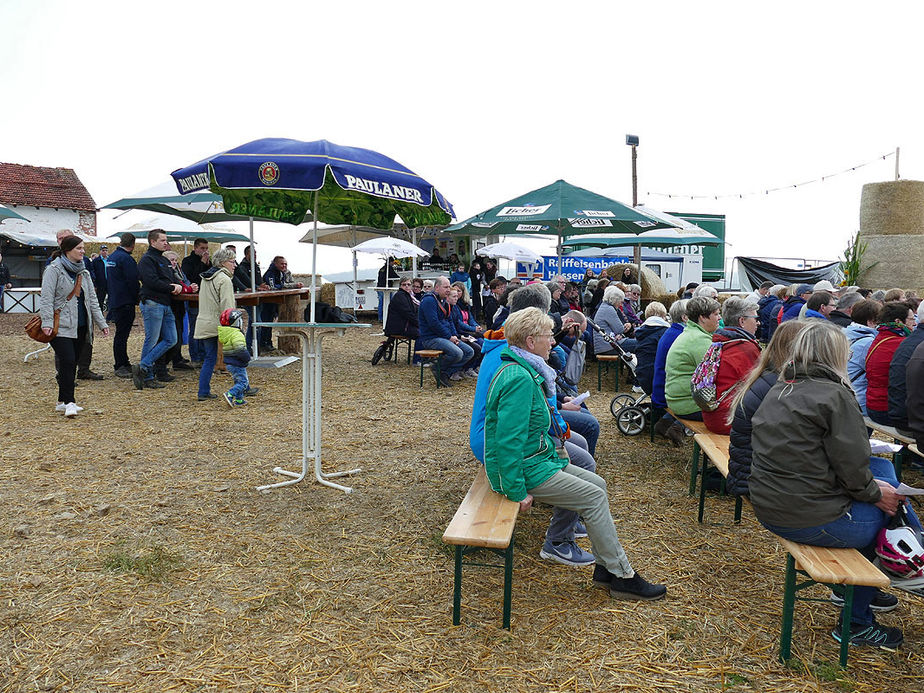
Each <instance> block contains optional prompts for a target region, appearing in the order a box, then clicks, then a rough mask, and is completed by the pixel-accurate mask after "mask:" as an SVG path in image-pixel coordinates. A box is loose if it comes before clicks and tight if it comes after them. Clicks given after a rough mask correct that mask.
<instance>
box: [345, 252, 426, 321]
mask: <svg viewBox="0 0 924 693" xmlns="http://www.w3.org/2000/svg"><path fill="white" fill-rule="evenodd" d="M356 253H372V254H373V255H382V256H383V257H385V258H390V257H427V256H428V255H430V253H428V252H427V251H426V250H424V249H423V248H418V247H417V246H416V245H414V244H413V243H408V242H407V241H402V240H401V239H400V238H389V237H387V236H382V237H381V238H370V239H369V240H368V241H363V242H362V243H359V244H357V245H355V246H353V275H354V279H353V285H354V286H356V279H355V275H356ZM385 282H386V284H387V283H388V272H386V273H385ZM379 288H381V289H383V288H387V287H379ZM386 296H388V295H386ZM388 303H389V301H385V306H384V308H383V310H382V331H383V333H384V330H385V323H387V322H388Z"/></svg>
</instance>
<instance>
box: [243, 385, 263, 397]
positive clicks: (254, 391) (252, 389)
mask: <svg viewBox="0 0 924 693" xmlns="http://www.w3.org/2000/svg"><path fill="white" fill-rule="evenodd" d="M259 391H260V388H259V387H248V388H247V389H246V390H244V394H245V395H246V396H248V397H253V396H254V395H255V394H257V393H258V392H259Z"/></svg>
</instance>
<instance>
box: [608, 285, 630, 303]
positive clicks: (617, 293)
mask: <svg viewBox="0 0 924 693" xmlns="http://www.w3.org/2000/svg"><path fill="white" fill-rule="evenodd" d="M625 300H626V295H625V294H624V293H623V292H622V289H620V288H619V287H618V286H615V285H610V286H608V287H606V288H605V289H604V290H603V302H604V303H609V304H610V305H611V306H621V305H622V302H623V301H625Z"/></svg>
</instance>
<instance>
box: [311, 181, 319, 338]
mask: <svg viewBox="0 0 924 693" xmlns="http://www.w3.org/2000/svg"><path fill="white" fill-rule="evenodd" d="M311 216H312V217H314V231H313V233H312V236H311V297H310V299H309V300H310V301H311V322H314V319H315V303H316V301H315V296H314V287H315V278H314V275H315V272H316V271H317V268H318V191H317V190H315V191H314V204H313V205H312V209H311Z"/></svg>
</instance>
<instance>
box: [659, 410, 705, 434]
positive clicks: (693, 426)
mask: <svg viewBox="0 0 924 693" xmlns="http://www.w3.org/2000/svg"><path fill="white" fill-rule="evenodd" d="M667 413H668V414H670V415H671V416H673V417H674V418H675V419H677V420H678V421H680V423H682V424H683V425H684V426H686V427H687V428H689V429H690V430H691V431H693V433H709V429H708V428H706V424H704V423H703V422H702V421H690V419H685V418H683V417H682V416H677V415H676V414H675V413H674V412H672V411H671V408H670V407H668V408H667Z"/></svg>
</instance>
